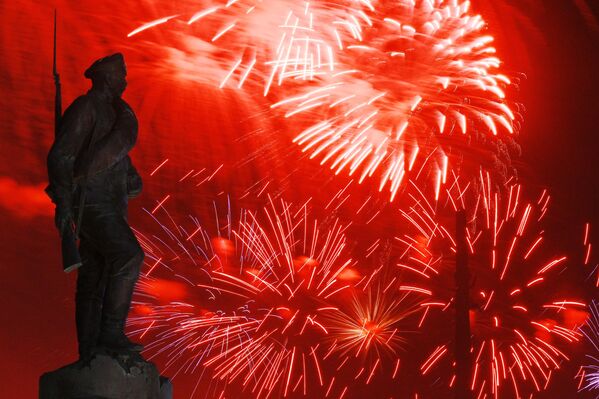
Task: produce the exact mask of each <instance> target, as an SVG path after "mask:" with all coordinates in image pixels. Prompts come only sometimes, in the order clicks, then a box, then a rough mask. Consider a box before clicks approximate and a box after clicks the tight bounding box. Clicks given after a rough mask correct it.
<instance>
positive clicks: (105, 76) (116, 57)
mask: <svg viewBox="0 0 599 399" xmlns="http://www.w3.org/2000/svg"><path fill="white" fill-rule="evenodd" d="M85 77H86V78H88V79H91V81H92V85H93V87H96V88H102V89H103V88H106V89H108V90H109V91H110V93H111V94H112V95H113V96H115V97H120V96H121V94H123V92H124V91H125V88H126V87H127V79H126V77H127V68H126V66H125V58H124V57H123V54H121V53H116V54H112V55H109V56H107V57H104V58H100V59H99V60H97V61H95V62H94V63H93V64H92V65H91V66H90V67H89V68H87V70H86V71H85Z"/></svg>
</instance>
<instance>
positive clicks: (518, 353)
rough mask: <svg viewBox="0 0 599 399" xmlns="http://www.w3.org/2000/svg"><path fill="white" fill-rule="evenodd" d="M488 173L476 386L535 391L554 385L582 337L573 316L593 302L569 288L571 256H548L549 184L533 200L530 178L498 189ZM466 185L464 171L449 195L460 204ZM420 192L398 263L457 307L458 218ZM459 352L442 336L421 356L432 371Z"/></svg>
mask: <svg viewBox="0 0 599 399" xmlns="http://www.w3.org/2000/svg"><path fill="white" fill-rule="evenodd" d="M482 176H483V175H482V174H481V180H482V181H481V185H480V186H481V187H482V192H481V194H480V195H478V196H477V198H478V201H476V203H475V205H474V209H475V210H471V217H472V220H471V221H470V228H469V229H468V236H467V244H468V246H469V249H470V251H469V252H470V254H469V258H470V270H471V273H472V275H473V283H472V287H471V289H470V305H471V307H470V324H471V330H472V345H473V347H472V351H471V352H472V357H473V375H472V380H471V382H470V384H471V385H470V387H471V389H472V391H473V392H474V393H475V395H477V397H483V396H487V395H488V396H492V397H517V398H521V397H528V396H529V395H532V394H534V393H535V392H540V391H542V390H544V389H546V388H547V386H548V385H549V382H550V379H551V375H552V373H553V372H555V371H556V370H558V369H560V365H561V363H562V362H563V361H566V360H568V356H567V354H566V353H565V349H566V347H567V346H568V345H569V344H572V343H575V342H577V341H579V339H580V336H581V334H580V333H579V332H578V331H577V328H578V326H577V325H575V322H574V323H573V322H572V318H571V317H570V316H572V315H576V314H578V313H580V312H582V311H583V310H584V308H585V303H584V302H582V301H580V300H577V299H572V298H570V297H564V296H562V295H565V294H563V292H565V291H567V287H565V286H564V283H565V282H564V281H563V278H562V279H561V281H560V274H561V273H562V272H563V271H564V269H565V267H566V264H567V262H568V259H567V257H566V256H562V255H553V256H550V255H548V253H551V251H550V249H547V245H546V244H545V241H546V238H545V235H544V231H543V230H542V227H541V222H542V220H543V218H544V216H545V215H546V211H547V206H548V202H549V195H548V194H547V191H543V193H542V194H541V196H540V197H539V198H538V200H537V201H528V200H526V199H525V195H524V193H523V191H524V190H523V188H522V186H520V185H515V184H514V185H511V186H509V188H508V190H507V192H505V193H503V194H502V193H499V192H493V191H494V190H492V188H491V185H490V183H489V181H490V180H489V179H488V178H487V179H485V180H487V182H485V180H483V179H482ZM487 177H488V176H487ZM468 189H470V190H472V187H470V186H468V187H465V188H464V187H461V188H460V187H459V184H458V181H457V179H456V182H455V183H454V185H453V186H452V189H451V190H448V199H447V202H448V204H452V205H453V206H454V207H455V209H457V208H458V207H460V208H461V207H462V206H463V204H461V202H462V201H463V199H464V197H465V194H466V191H467V190H468ZM414 192H415V194H414V195H413V198H414V204H413V205H412V206H411V207H410V208H409V210H407V211H405V212H403V211H402V213H403V215H404V217H405V219H406V221H407V222H408V224H409V225H410V226H411V228H412V233H409V234H405V235H404V236H402V237H397V240H398V242H399V243H400V245H401V247H402V249H403V253H402V255H401V259H400V262H399V265H398V266H399V267H400V268H401V269H403V270H404V271H405V273H406V275H408V276H410V275H411V276H412V278H415V279H424V280H429V283H428V286H432V287H434V289H432V290H431V302H430V304H429V306H428V309H430V312H427V313H428V314H430V313H431V312H434V311H435V310H444V311H446V310H451V309H453V308H452V303H453V290H451V289H449V288H447V287H448V286H453V283H451V282H450V283H449V284H448V282H447V277H448V275H449V276H452V273H449V272H451V271H452V270H453V267H452V264H453V261H454V258H455V251H456V244H455V243H456V238H455V237H454V236H453V234H452V233H450V231H453V227H450V223H449V222H447V220H445V222H444V221H443V220H444V218H443V212H442V211H440V210H437V209H436V208H434V207H433V204H431V203H429V202H428V201H427V200H426V198H425V196H424V195H421V194H420V193H418V192H416V190H415V191H414ZM458 204H459V205H458ZM477 219H478V223H474V220H477ZM431 280H432V281H431ZM433 281H436V283H433ZM449 281H451V280H449ZM448 313H451V312H448ZM451 353H452V346H451V344H442V345H439V346H438V347H437V348H436V349H435V350H434V351H433V352H432V353H431V354H430V356H428V357H427V358H426V359H425V360H424V361H423V363H422V365H421V372H422V374H423V375H431V374H434V370H435V367H438V366H439V365H440V364H442V363H443V362H448V361H449V362H450V363H449V364H451V360H450V359H451V356H450V355H451ZM454 378H455V376H454ZM454 378H452V379H451V381H450V385H453V382H454Z"/></svg>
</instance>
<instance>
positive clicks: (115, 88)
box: [108, 69, 127, 97]
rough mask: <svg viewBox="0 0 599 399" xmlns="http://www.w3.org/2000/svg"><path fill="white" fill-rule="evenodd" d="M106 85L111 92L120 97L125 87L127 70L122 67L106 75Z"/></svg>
mask: <svg viewBox="0 0 599 399" xmlns="http://www.w3.org/2000/svg"><path fill="white" fill-rule="evenodd" d="M108 86H109V87H110V90H111V91H112V93H113V94H114V95H115V96H117V97H120V96H121V95H122V94H123V92H124V91H125V89H126V88H127V70H126V69H123V70H122V71H118V72H115V73H112V74H110V75H109V76H108Z"/></svg>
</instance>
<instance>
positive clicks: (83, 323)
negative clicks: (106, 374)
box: [75, 298, 102, 361]
mask: <svg viewBox="0 0 599 399" xmlns="http://www.w3.org/2000/svg"><path fill="white" fill-rule="evenodd" d="M101 318H102V301H101V300H100V298H85V299H79V300H77V303H76V306H75V321H76V324H77V341H78V343H79V359H80V360H83V361H87V360H89V359H90V358H91V356H92V353H93V348H94V347H95V346H96V345H97V342H98V335H99V334H98V332H99V330H100V321H101Z"/></svg>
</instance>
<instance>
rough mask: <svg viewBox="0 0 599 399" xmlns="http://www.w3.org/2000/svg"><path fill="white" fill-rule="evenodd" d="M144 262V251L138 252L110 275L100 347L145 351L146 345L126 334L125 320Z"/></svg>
mask: <svg viewBox="0 0 599 399" xmlns="http://www.w3.org/2000/svg"><path fill="white" fill-rule="evenodd" d="M142 262H143V252H140V253H137V254H136V255H135V256H133V257H132V258H131V259H130V260H129V261H128V262H126V263H125V264H124V265H123V266H122V267H120V268H119V269H118V270H116V271H113V273H111V275H110V276H109V279H108V283H107V285H106V291H105V293H104V307H103V309H102V326H101V329H100V337H99V339H98V345H99V346H103V347H105V348H108V349H112V350H116V351H129V352H140V351H142V350H143V345H141V344H139V343H136V342H131V341H130V340H129V339H128V338H127V336H126V335H125V322H126V320H127V314H128V313H129V307H130V305H131V298H132V296H133V289H134V288H135V282H136V281H137V277H138V275H139V269H140V267H141V263H142Z"/></svg>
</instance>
